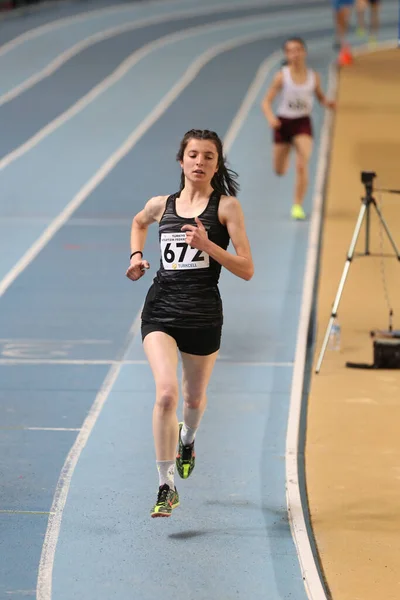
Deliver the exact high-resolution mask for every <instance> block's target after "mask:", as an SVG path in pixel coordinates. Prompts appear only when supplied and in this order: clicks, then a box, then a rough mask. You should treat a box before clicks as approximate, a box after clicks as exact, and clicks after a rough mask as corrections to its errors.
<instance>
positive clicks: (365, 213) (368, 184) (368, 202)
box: [315, 171, 400, 373]
mask: <svg viewBox="0 0 400 600" xmlns="http://www.w3.org/2000/svg"><path fill="white" fill-rule="evenodd" d="M374 177H376V173H373V172H371V171H363V172H362V173H361V181H362V183H363V184H364V185H365V196H364V197H363V198H362V199H361V202H362V205H361V208H360V213H359V215H358V219H357V223H356V226H355V229H354V233H353V237H352V240H351V243H350V248H349V251H348V254H347V259H346V262H345V265H344V269H343V273H342V277H341V279H340V283H339V288H338V291H337V293H336V297H335V300H334V303H333V306H332V312H331V316H330V319H329V323H328V327H327V330H326V333H325V337H324V341H323V343H322V348H321V352H320V355H319V358H318V362H317V366H316V369H315V372H316V373H319V371H320V369H321V364H322V361H323V358H324V354H325V351H326V348H327V346H328V342H329V337H330V334H331V330H332V326H333V323H334V321H335V319H336V317H337V310H338V307H339V302H340V298H341V296H342V293H343V289H344V284H345V283H346V278H347V275H348V273H349V269H350V265H351V261H352V260H353V256H354V250H355V247H356V244H357V240H358V236H359V235H360V231H361V226H362V224H363V221H364V218H365V250H364V252H363V253H362V254H361V256H369V255H370V254H371V253H370V227H371V207H372V206H373V207H374V208H375V210H376V212H377V215H378V217H379V220H380V222H381V224H382V226H383V228H384V230H385V232H386V235H387V236H388V238H389V241H390V243H391V245H392V247H393V250H394V252H395V254H396V256H397V260H399V261H400V254H399V251H398V249H397V246H396V244H395V241H394V239H393V237H392V234H391V233H390V231H389V227H388V225H387V223H386V221H385V219H384V218H383V215H382V212H381V210H380V208H379V207H378V205H377V203H376V200H375V198H374V197H373V196H372V187H373V186H372V182H373V179H374ZM385 191H390V192H392V193H398V190H385Z"/></svg>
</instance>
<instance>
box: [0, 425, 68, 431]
mask: <svg viewBox="0 0 400 600" xmlns="http://www.w3.org/2000/svg"><path fill="white" fill-rule="evenodd" d="M0 431H80V428H75V427H23V426H22V425H21V426H20V427H2V426H0Z"/></svg>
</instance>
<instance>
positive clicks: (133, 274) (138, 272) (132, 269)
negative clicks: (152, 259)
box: [125, 256, 150, 281]
mask: <svg viewBox="0 0 400 600" xmlns="http://www.w3.org/2000/svg"><path fill="white" fill-rule="evenodd" d="M146 269H150V264H149V263H148V262H147V260H143V259H142V258H140V257H135V256H133V257H132V259H131V264H130V265H129V267H128V269H127V271H126V273H125V275H126V276H127V277H128V279H131V280H132V281H137V280H138V279H140V278H141V277H143V275H144V274H145V272H146Z"/></svg>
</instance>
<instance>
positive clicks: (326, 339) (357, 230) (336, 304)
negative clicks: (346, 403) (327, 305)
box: [315, 204, 367, 373]
mask: <svg viewBox="0 0 400 600" xmlns="http://www.w3.org/2000/svg"><path fill="white" fill-rule="evenodd" d="M366 209H367V207H366V205H365V204H363V205H362V206H361V208H360V214H359V215H358V219H357V223H356V226H355V229H354V233H353V237H352V240H351V243H350V248H349V252H348V254H347V259H346V262H345V265H344V269H343V273H342V277H341V279H340V283H339V288H338V291H337V293H336V297H335V300H334V303H333V307H332V312H331V317H330V319H329V323H328V327H327V329H326V332H325V337H324V341H323V343H322V348H321V352H320V355H319V358H318V363H317V367H316V369H315V372H316V373H319V372H320V370H321V364H322V361H323V358H324V355H325V351H326V348H327V346H328V342H329V336H330V334H331V329H332V325H333V322H334V320H335V318H336V315H337V309H338V307H339V302H340V298H341V295H342V293H343V288H344V284H345V282H346V278H347V274H348V272H349V269H350V265H351V261H352V259H353V255H354V250H355V247H356V244H357V239H358V236H359V235H360V230H361V225H362V222H363V219H364V216H365V211H366Z"/></svg>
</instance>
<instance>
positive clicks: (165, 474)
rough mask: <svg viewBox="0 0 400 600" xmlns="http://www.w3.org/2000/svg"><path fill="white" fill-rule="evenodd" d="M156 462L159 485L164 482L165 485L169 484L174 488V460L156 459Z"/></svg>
mask: <svg viewBox="0 0 400 600" xmlns="http://www.w3.org/2000/svg"><path fill="white" fill-rule="evenodd" d="M156 464H157V469H158V477H159V480H160V487H161V486H162V485H164V484H165V483H166V484H167V485H169V487H170V488H171V490H174V489H175V483H174V476H175V461H174V460H158V461H157V463H156Z"/></svg>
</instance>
